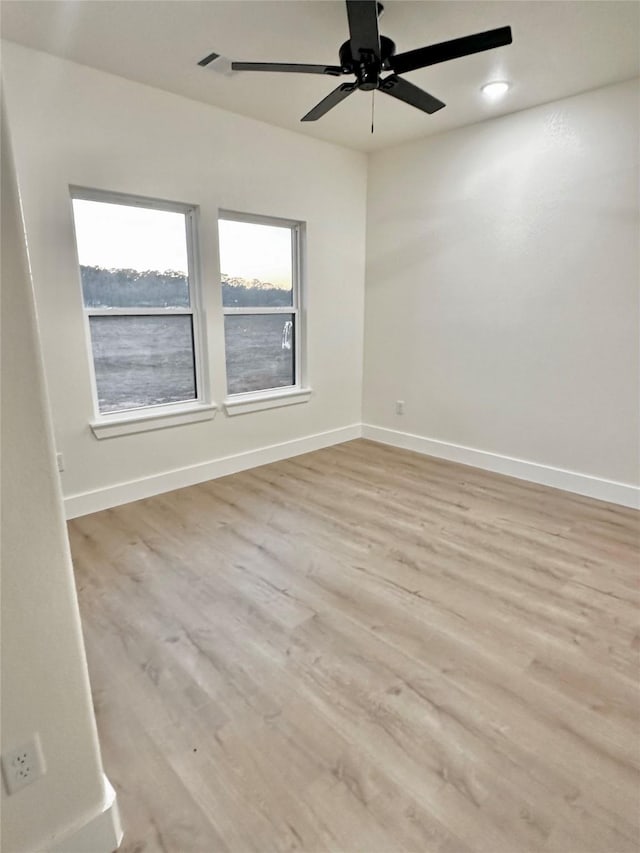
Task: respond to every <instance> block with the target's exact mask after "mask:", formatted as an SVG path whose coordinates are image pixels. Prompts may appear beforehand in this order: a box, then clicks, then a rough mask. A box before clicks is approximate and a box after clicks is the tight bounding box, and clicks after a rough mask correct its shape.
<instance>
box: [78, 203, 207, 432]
mask: <svg viewBox="0 0 640 853" xmlns="http://www.w3.org/2000/svg"><path fill="white" fill-rule="evenodd" d="M69 190H70V198H71V204H72V205H73V200H74V199H81V200H83V201H98V202H105V203H108V204H122V205H124V206H127V207H136V206H138V207H145V208H151V209H153V210H167V211H171V212H175V213H182V214H184V216H185V220H186V242H187V263H188V283H189V306H188V307H176V308H169V309H167V308H136V307H132V308H87V307H86V306H85V305H84V295H83V293H82V282H81V277H80V261H79V258H77V257H76V260H77V268H78V282H79V286H80V299H81V304H82V306H83V315H84V324H85V340H86V346H87V358H88V363H89V372H90V375H91V395H92V398H93V409H94V418H93V420H91V421H90V422H89V426H90V428H91V431H92V432H93V434H94V436H95V437H96V438H98V439H103V438H113V437H116V436H121V435H132V434H135V433H139V432H147V431H150V430H156V429H165V428H167V427H172V426H180V425H183V424H190V423H197V422H199V421H205V420H213V418H214V417H215V415H216V411H217V409H218V406H217V405H216V404H215V403H214V402H213V401H212V400H211V398H210V390H209V389H210V387H211V386H210V382H209V377H208V372H207V363H208V359H207V357H206V333H205V329H204V322H205V312H204V307H203V305H202V292H201V284H200V282H201V276H200V267H199V253H198V248H197V237H198V235H197V227H198V215H197V207H196V206H195V205H190V204H184V203H181V202H169V201H163V200H159V199H151V198H146V197H143V196H135V195H126V194H123V193H115V192H110V191H106V190H95V189H89V188H86V187H77V186H70V187H69ZM72 221H73V222H74V229H75V217H74V216H72ZM184 314H187V315H190V316H191V328H192V334H193V351H194V380H195V385H196V394H197V396H196V398H195V399H193V400H186V401H177V402H176V403H170V404H167V405H162V406H144V407H141V408H139V409H123V410H119V411H116V412H106V413H104V412H100V406H99V403H98V389H97V383H96V377H95V368H94V361H93V349H92V345H91V330H90V326H89V318H90V317H91V316H103V317H104V316H107V317H108V316H117V315H121V316H157V315H166V316H173V315H184Z"/></svg>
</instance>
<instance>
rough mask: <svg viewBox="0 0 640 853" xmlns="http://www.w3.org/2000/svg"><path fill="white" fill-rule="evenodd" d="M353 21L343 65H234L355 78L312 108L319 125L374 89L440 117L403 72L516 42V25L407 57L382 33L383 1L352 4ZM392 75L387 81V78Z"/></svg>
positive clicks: (435, 104) (235, 65)
mask: <svg viewBox="0 0 640 853" xmlns="http://www.w3.org/2000/svg"><path fill="white" fill-rule="evenodd" d="M346 3H347V17H348V19H349V35H350V38H349V40H348V41H346V42H345V43H344V44H343V45H342V46H341V48H340V50H339V58H340V65H307V64H303V63H291V62H232V63H231V68H232V70H233V71H284V72H287V73H301V74H327V75H328V76H330V77H340V76H342V75H343V74H355V77H356V79H355V81H354V82H353V83H342V84H341V85H340V86H338V88H337V89H334V90H333V92H330V93H329V94H328V95H327V97H326V98H323V99H322V100H321V101H320V103H319V104H316V106H315V107H314V108H313V109H312V110H309V112H308V113H307V114H306V115H305V116H303V117H302V118H301V121H317V120H318V119H319V118H321V117H322V116H323V115H325V113H327V112H329V110H330V109H332V108H333V107H335V106H337V104H339V103H340V102H341V101H343V100H344V99H345V98H347V97H348V96H349V95H351V94H352V93H353V92H355V91H356V89H362V90H363V91H365V92H367V91H372V90H375V89H379V90H380V91H381V92H384V93H385V94H387V95H391V97H392V98H397V99H398V100H400V101H404V102H405V103H407V104H410V105H411V106H412V107H416V108H417V109H419V110H423V112H425V113H435V112H437V111H438V110H441V109H442V108H443V107H444V106H445V104H444V103H443V102H442V101H440V100H439V99H438V98H435V97H434V96H433V95H430V94H429V93H428V92H425V91H424V90H423V89H420V88H419V87H418V86H414V85H413V83H409V82H408V81H407V80H403V79H402V77H399V76H398V75H399V74H403V73H405V72H407V71H415V70H416V69H418V68H426V67H427V66H428V65H436V64H437V63H439V62H447V61H448V60H449V59H458V58H459V57H461V56H468V55H469V54H472V53H480V52H481V51H483V50H492V49H493V48H495V47H502V46H503V45H507V44H511V41H512V38H511V27H499V28H498V29H496V30H487V31H486V32H482V33H475V34H474V35H471V36H464V37H463V38H457V39H452V40H451V41H444V42H440V43H439V44H432V45H428V46H427V47H419V48H417V49H416V50H408V51H406V52H405V53H398V54H396V52H395V50H396V46H395V44H394V43H393V42H392V41H391V39H390V38H387V37H386V36H381V35H380V30H379V28H378V17H379V16H380V14H381V13H382V10H383V6H382V3H379V2H377V0H346ZM217 57H218V54H216V53H212V54H209V56H206V57H205V58H204V59H201V60H200V62H199V63H198V65H202V66H206V65H208V64H209V63H210V62H212V61H213V60H215V59H216V58H217ZM387 71H390V72H391V74H389V76H387V77H382V74H383V73H385V72H387Z"/></svg>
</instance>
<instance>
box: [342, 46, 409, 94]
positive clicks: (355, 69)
mask: <svg viewBox="0 0 640 853" xmlns="http://www.w3.org/2000/svg"><path fill="white" fill-rule="evenodd" d="M395 52H396V46H395V43H394V42H393V41H392V40H391V39H390V38H387V37H386V36H380V59H378V57H377V56H376V55H375V53H374V52H373V51H369V50H361V51H360V56H359V57H358V58H355V57H354V56H353V51H352V50H351V41H346V42H345V43H344V44H343V45H342V46H341V48H340V52H339V56H340V65H341V66H342V68H343V70H344V73H345V74H355V75H356V79H357V81H358V88H359V89H363V90H364V91H365V92H366V91H370V90H371V89H377V88H378V87H379V85H380V72H381V71H385V70H387V69H388V68H389V67H390V65H389V60H390V59H391V57H392V56H393V55H394V53H395Z"/></svg>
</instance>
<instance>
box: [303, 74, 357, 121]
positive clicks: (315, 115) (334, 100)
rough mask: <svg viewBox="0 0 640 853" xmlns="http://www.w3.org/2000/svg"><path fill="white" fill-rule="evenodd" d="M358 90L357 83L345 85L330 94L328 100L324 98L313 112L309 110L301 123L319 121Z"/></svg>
mask: <svg viewBox="0 0 640 853" xmlns="http://www.w3.org/2000/svg"><path fill="white" fill-rule="evenodd" d="M357 88H358V84H357V83H343V84H342V85H341V86H338V88H337V89H334V90H333V92H330V93H329V94H328V95H327V97H326V98H323V99H322V100H321V101H320V103H319V104H316V105H315V107H314V108H313V109H312V110H309V112H308V113H307V114H306V116H303V117H302V118H301V119H300V121H317V120H318V119H319V118H322V116H323V115H324V114H325V113H328V112H329V110H331V109H333V107H335V106H337V105H338V104H339V103H340V101H344V99H345V98H347V97H348V96H349V95H350V94H351V93H352V92H355V90H356V89H357Z"/></svg>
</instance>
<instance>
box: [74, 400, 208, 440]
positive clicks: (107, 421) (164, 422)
mask: <svg viewBox="0 0 640 853" xmlns="http://www.w3.org/2000/svg"><path fill="white" fill-rule="evenodd" d="M217 410H218V407H217V406H216V405H215V404H213V403H211V404H206V405H199V406H193V407H191V408H188V409H186V408H183V409H176V410H174V411H167V409H164V410H163V411H159V412H146V413H145V414H137V415H115V416H113V417H110V416H109V415H105V416H104V418H101V419H100V420H97V421H91V422H90V424H89V426H90V427H91V431H92V432H93V434H94V435H95V437H96V438H99V439H103V438H115V437H116V436H118V435H133V434H134V433H137V432H149V431H150V430H154V429H167V428H168V427H174V426H182V425H183V424H194V423H198V422H199V421H211V420H213V418H215V416H216V412H217Z"/></svg>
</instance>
